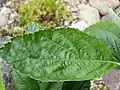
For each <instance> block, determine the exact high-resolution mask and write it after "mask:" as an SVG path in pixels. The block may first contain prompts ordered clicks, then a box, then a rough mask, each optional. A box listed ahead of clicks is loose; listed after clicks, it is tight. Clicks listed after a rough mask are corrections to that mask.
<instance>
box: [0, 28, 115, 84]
mask: <svg viewBox="0 0 120 90" xmlns="http://www.w3.org/2000/svg"><path fill="white" fill-rule="evenodd" d="M0 55H1V56H2V57H3V58H4V59H5V60H6V61H7V62H8V63H9V64H11V65H12V66H13V68H15V69H17V70H19V71H20V72H21V73H24V74H27V75H29V76H31V77H32V78H34V79H37V80H42V81H51V82H53V81H75V80H88V79H92V78H95V77H100V76H101V75H103V74H105V73H107V72H109V71H110V70H112V69H114V68H115V67H116V63H115V62H114V61H115V60H114V58H113V56H112V55H111V53H110V52H109V51H108V50H107V48H106V46H105V44H104V43H102V42H100V41H99V40H97V39H96V38H93V37H91V36H88V35H87V34H84V33H82V32H80V31H77V30H74V29H70V28H68V29H64V28H62V29H56V30H45V31H38V32H35V33H34V34H27V35H24V36H23V37H15V38H14V39H13V40H12V41H11V42H10V43H8V44H6V45H5V47H4V48H2V49H1V50H0Z"/></svg>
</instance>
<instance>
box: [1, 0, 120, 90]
mask: <svg viewBox="0 0 120 90" xmlns="http://www.w3.org/2000/svg"><path fill="white" fill-rule="evenodd" d="M21 1H28V0H0V28H1V29H0V32H1V31H4V30H5V31H7V32H11V30H13V28H16V27H17V25H18V23H19V14H18V13H17V8H18V7H19V3H20V2H21ZM11 3H15V4H16V5H18V7H16V8H9V7H8V6H9V5H10V4H11ZM63 3H64V5H65V7H66V9H67V10H68V11H70V12H71V13H72V17H70V18H69V19H68V20H63V21H61V27H72V28H77V29H79V30H81V31H82V30H84V29H85V28H87V27H89V26H91V25H93V24H95V23H97V22H99V21H100V20H104V19H109V17H108V15H107V10H106V9H105V5H106V4H107V5H108V6H109V7H111V8H113V9H114V10H115V11H116V12H117V13H120V7H119V6H120V1H119V0H63ZM19 28H21V27H19ZM10 38H11V36H10V35H7V36H6V35H2V34H0V47H1V46H2V45H3V44H4V43H6V42H7V41H8V40H9V39H10ZM8 67H9V66H8V65H6V64H3V69H2V70H3V72H4V73H3V74H4V79H5V85H6V90H13V87H12V86H11V84H10V83H11V80H10V76H9V73H8V72H9V71H10V70H9V68H8ZM119 75H120V71H113V72H111V73H110V74H107V75H105V76H103V78H100V79H96V80H92V81H91V90H108V88H107V86H108V87H109V90H120V78H119ZM104 82H105V83H106V85H105V83H104Z"/></svg>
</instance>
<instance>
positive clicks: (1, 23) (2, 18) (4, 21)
mask: <svg viewBox="0 0 120 90" xmlns="http://www.w3.org/2000/svg"><path fill="white" fill-rule="evenodd" d="M7 23H8V18H7V17H5V16H2V15H0V27H2V26H5V25H7Z"/></svg>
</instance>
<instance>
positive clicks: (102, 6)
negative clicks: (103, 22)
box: [89, 0, 120, 15]
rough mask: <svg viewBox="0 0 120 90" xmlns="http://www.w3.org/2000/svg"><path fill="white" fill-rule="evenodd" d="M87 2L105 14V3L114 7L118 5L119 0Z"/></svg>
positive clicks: (93, 0)
mask: <svg viewBox="0 0 120 90" xmlns="http://www.w3.org/2000/svg"><path fill="white" fill-rule="evenodd" d="M89 3H90V5H91V6H92V7H94V8H96V9H98V10H99V12H100V13H101V14H102V15H105V14H107V10H106V7H105V5H108V6H109V7H111V8H113V9H114V8H116V7H117V6H119V4H120V1H119V0H89Z"/></svg>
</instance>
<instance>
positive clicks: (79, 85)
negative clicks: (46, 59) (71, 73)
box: [62, 81, 90, 90]
mask: <svg viewBox="0 0 120 90" xmlns="http://www.w3.org/2000/svg"><path fill="white" fill-rule="evenodd" d="M62 90H90V81H68V82H64V85H63V89H62Z"/></svg>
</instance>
